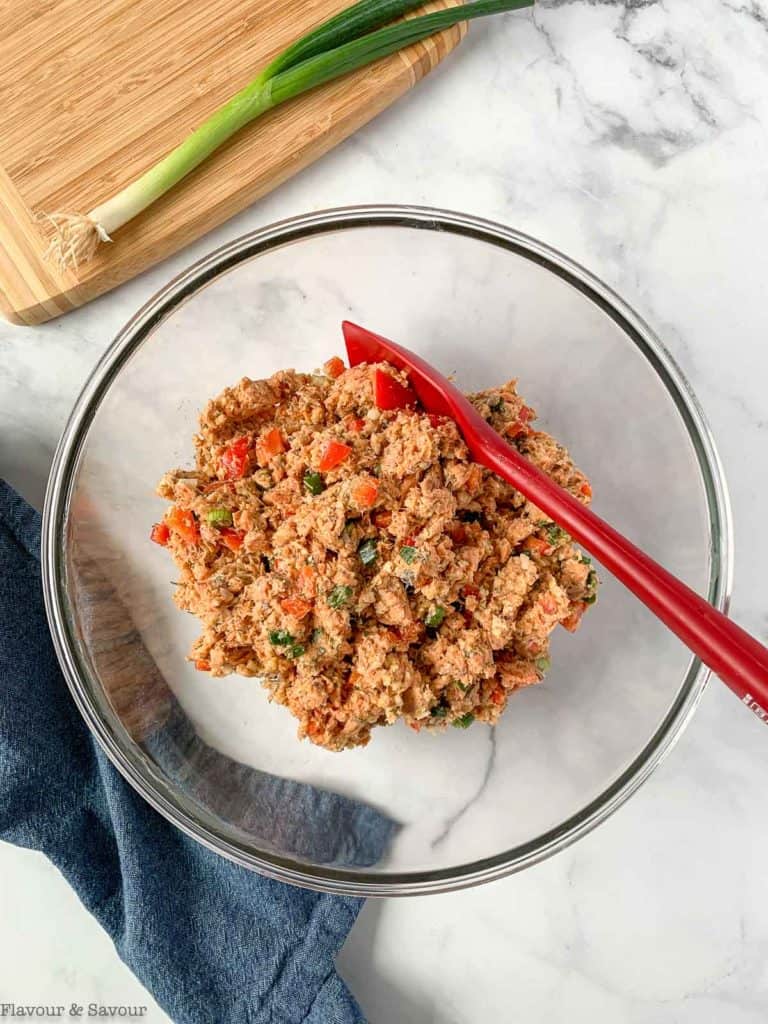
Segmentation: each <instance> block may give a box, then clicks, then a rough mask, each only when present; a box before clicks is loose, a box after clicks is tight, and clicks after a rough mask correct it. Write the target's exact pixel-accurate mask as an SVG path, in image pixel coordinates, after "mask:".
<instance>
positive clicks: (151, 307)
mask: <svg viewBox="0 0 768 1024" xmlns="http://www.w3.org/2000/svg"><path fill="white" fill-rule="evenodd" d="M368 227H403V228H409V229H421V230H432V231H443V232H446V231H447V232H450V233H452V234H456V235H460V236H465V237H469V238H474V239H475V240H477V241H481V242H485V243H487V244H491V245H494V246H496V247H498V248H502V249H504V250H506V251H509V252H513V253H516V254H517V255H519V256H522V257H525V258H527V259H529V260H532V261H533V262H535V263H537V264H539V265H540V266H542V267H544V268H545V269H547V270H549V271H550V272H552V273H554V274H555V275H556V276H558V277H560V278H561V279H563V280H565V281H567V282H568V283H569V284H571V285H572V286H574V287H575V288H576V289H577V290H578V291H580V292H581V293H582V294H583V295H584V296H585V297H586V298H587V299H589V300H591V301H592V302H593V303H594V304H595V305H597V306H598V307H599V308H600V309H601V310H602V311H603V312H604V313H605V314H606V315H607V316H609V317H610V318H611V319H612V320H613V321H614V322H615V323H616V324H617V326H619V327H620V328H621V329H622V330H623V332H624V333H625V334H626V335H627V336H628V338H629V340H630V341H632V342H633V343H634V344H635V346H636V347H637V348H638V350H639V351H640V353H641V354H642V355H643V356H644V357H645V359H646V360H647V362H648V363H649V364H650V366H651V368H652V369H653V370H654V371H655V372H656V375H657V376H658V377H659V379H660V380H661V383H662V384H663V385H664V386H665V387H666V390H667V392H668V393H669V395H670V396H671V398H672V399H673V401H674V403H675V406H676V409H677V411H678V414H679V415H680V417H681V419H682V421H683V424H684V426H685V428H686V431H687V434H688V437H689V440H690V441H691V443H692V445H693V449H694V452H695V455H696V459H697V462H698V466H699V472H700V473H701V478H702V483H703V486H704V493H705V498H706V506H707V512H708V519H709V536H710V567H709V585H708V594H707V597H708V600H709V601H710V602H711V603H712V604H713V605H714V606H715V607H716V608H718V609H720V610H721V611H727V608H728V604H729V600H730V595H731V589H732V582H733V533H732V519H731V509H730V500H729V497H728V490H727V485H726V482H725V477H724V472H723V467H722V463H721V461H720V458H719V456H718V453H717V450H716V447H715V444H714V440H713V438H712V434H711V431H710V428H709V426H708V424H707V422H706V419H705V417H704V415H703V412H702V410H701V407H700V405H699V402H698V400H697V398H696V396H695V395H694V393H693V390H692V389H691V386H690V384H689V383H688V380H687V379H686V377H685V375H684V374H683V373H682V371H681V370H680V368H679V367H678V365H677V363H676V362H675V360H674V359H673V357H672V356H671V355H670V353H669V352H668V351H667V349H666V348H665V346H664V345H663V344H662V342H661V341H660V340H659V338H658V337H657V336H656V334H655V333H654V332H653V331H652V330H651V329H650V327H649V326H648V325H647V324H646V323H645V321H644V320H643V319H642V318H641V317H640V316H639V315H638V314H637V313H636V312H635V311H634V310H633V309H632V308H631V307H630V306H629V305H628V304H627V303H626V302H624V300H623V299H621V298H620V297H619V296H618V295H617V294H616V293H615V292H614V291H613V290H612V289H611V288H610V287H608V286H607V285H606V284H604V283H603V282H602V281H601V280H600V279H599V278H597V277H596V276H595V275H594V274H592V273H591V272H589V271H588V270H586V269H585V268H584V267H582V266H581V265H580V264H579V263H577V262H576V261H574V260H572V259H570V258H569V257H567V256H565V255H563V254H562V253H560V252H559V251H558V250H556V249H554V248H553V247H551V246H549V245H546V244H545V243H543V242H540V241H538V240H537V239H535V238H533V237H531V236H529V235H526V234H524V233H523V232H520V231H517V230H515V229H514V228H510V227H507V226H505V225H503V224H500V223H497V222H494V221H491V220H487V219H484V218H481V217H475V216H472V215H470V214H464V213H458V212H454V211H449V210H442V209H437V208H432V207H422V206H411V205H396V204H381V205H379V204H377V205H364V206H352V207H340V208H334V209H329V210H321V211H318V212H314V213H309V214H302V215H298V216H294V217H290V218H287V219H285V220H280V221H277V222H275V223H273V224H271V225H268V226H266V227H263V228H259V229H256V230H254V231H251V232H249V233H247V234H245V235H242V236H240V237H238V238H236V239H234V240H233V241H231V242H228V243H226V244H224V245H222V246H220V247H218V248H216V249H214V250H213V251H212V252H211V253H209V254H208V255H206V256H203V257H202V258H201V259H199V260H197V261H196V262H194V263H193V264H191V265H190V266H189V267H187V269H185V270H183V271H182V272H181V273H180V274H178V275H177V276H176V277H174V278H173V279H172V280H171V281H170V282H169V283H168V284H166V285H165V286H164V287H163V288H161V289H160V291H158V292H157V293H156V294H155V295H154V296H153V297H152V298H150V299H149V300H148V301H147V302H146V303H145V304H144V305H143V306H142V307H141V308H140V309H139V310H138V312H137V313H136V314H135V315H134V316H133V317H132V318H131V319H130V320H129V321H128V323H127V324H126V325H125V326H124V327H123V328H122V330H121V331H120V332H119V333H118V334H117V336H116V338H115V340H114V341H113V342H112V344H111V345H110V346H109V347H108V348H107V350H106V352H105V353H104V355H103V356H102V358H101V359H100V360H99V361H98V363H97V364H96V366H95V368H94V369H93V371H92V373H91V374H90V376H89V378H88V380H87V381H86V383H85V385H84V387H83V389H82V391H81V393H80V395H79V397H78V399H77V401H76V403H75V405H74V407H73V410H72V413H71V415H70V417H69V419H68V421H67V424H66V426H65V428H64V431H63V433H62V436H61V439H60V441H59V444H58V446H57V449H56V452H55V455H54V459H53V463H52V468H51V472H50V476H49V481H48V487H47V490H46V496H45V504H44V510H43V527H42V578H43V589H44V598H45V607H46V613H47V616H48V622H49V626H50V630H51V634H52V637H53V641H54V646H55V649H56V653H57V656H58V659H59V662H60V664H61V668H62V671H63V673H64V676H65V678H66V680H67V684H68V686H69V689H70V691H71V693H72V696H73V698H74V700H75V703H76V704H77V707H78V709H79V710H80V713H81V714H82V716H83V718H84V719H85V721H86V723H87V725H88V727H89V729H90V730H91V732H92V734H93V735H94V736H95V738H96V739H97V741H98V743H99V744H100V746H101V747H102V749H103V751H104V753H105V754H106V755H107V757H108V758H109V759H110V761H111V762H112V764H113V765H114V766H115V767H116V768H117V770H118V771H119V772H120V773H121V774H122V775H123V777H124V778H125V779H126V780H127V781H128V782H129V783H130V784H131V785H132V786H133V787H134V788H135V789H136V790H137V791H138V792H139V793H140V794H141V795H142V796H143V797H144V799H145V800H147V801H148V803H149V804H150V805H151V806H153V807H154V808H155V810H157V811H158V812H159V813H160V814H162V815H163V816H164V817H165V818H167V819H168V820H169V821H170V822H171V823H172V824H174V825H175V826H176V827H178V828H180V829H181V830H182V831H183V832H185V833H186V834H187V835H189V836H191V837H192V838H193V839H195V840H197V841H198V842H200V843H202V844H203V845H204V846H206V847H208V848H209V849H211V850H213V851H215V852H216V853H218V854H220V855H222V856H224V857H226V858H228V859H230V860H232V861H234V862H236V863H238V864H240V865H242V866H244V867H247V868H250V869H253V870H256V871H258V872H260V873H261V874H264V875H266V876H268V877H270V878H274V879H277V880H279V881H283V882H289V883H292V884H294V885H300V886H305V887H308V888H311V889H315V890H320V891H325V892H330V893H336V894H339V895H351V896H406V895H425V894H428V893H439V892H448V891H453V890H458V889H463V888H467V887H470V886H474V885H479V884H482V883H484V882H488V881H492V880H495V879H497V878H501V877H503V876H505V875H509V874H512V873H513V872H516V871H520V870H522V869H523V868H526V867H529V866H531V865H533V864H536V863H538V862H539V861H541V860H544V859H545V858H547V857H549V856H551V855H552V854H554V853H557V852H559V851H560V850H563V849H564V848H565V847H567V846H569V845H570V844H571V843H573V842H575V841H576V840H577V839H579V838H581V837H582V836H584V835H586V834H587V833H589V832H590V831H592V829H593V828H595V827H596V826H597V825H598V824H601V823H602V822H603V821H605V820H606V819H607V818H608V817H609V816H610V815H611V814H613V813H614V812H615V811H616V810H617V809H618V808H619V807H620V806H621V805H622V804H623V803H624V802H625V801H626V800H627V799H628V798H629V797H630V796H631V795H632V794H633V793H634V792H636V791H637V789H638V788H639V787H640V786H641V785H642V783H643V782H645V781H646V780H647V779H648V778H649V776H650V775H651V773H652V772H653V771H654V770H655V769H656V768H657V767H658V765H659V764H660V763H661V762H662V760H663V759H664V757H666V755H667V754H668V753H669V751H670V750H671V749H672V747H673V746H674V744H675V743H676V742H677V740H678V739H679V738H680V736H681V734H682V732H683V730H684V729H685V727H686V726H687V724H688V722H689V721H690V719H691V717H692V715H693V712H694V710H695V708H696V706H697V704H698V702H699V700H700V699H701V695H702V693H703V691H704V688H705V686H706V683H707V680H708V678H709V675H710V672H709V670H708V669H707V668H706V667H705V666H704V665H702V664H701V662H700V661H699V660H698V659H697V658H695V657H692V658H691V660H690V662H689V664H688V668H687V670H686V674H685V676H684V678H683V681H682V683H681V686H680V689H679V690H678V693H677V695H676V698H675V700H674V701H673V703H672V705H671V706H670V708H669V710H668V711H667V714H666V715H665V716H664V719H663V720H662V722H661V723H660V724H659V726H658V728H657V729H656V731H655V733H654V734H653V736H652V737H651V738H650V739H649V740H648V741H647V743H646V744H645V746H644V747H643V749H642V750H641V751H640V752H639V753H638V754H637V755H636V756H635V758H634V759H633V760H632V762H631V763H630V764H629V765H628V766H627V767H626V768H625V769H624V771H623V772H622V773H621V774H620V775H619V776H618V778H616V779H615V780H614V781H613V782H612V783H611V784H610V785H609V786H608V787H607V788H606V789H605V790H603V791H602V792H601V793H599V794H598V795H597V796H596V797H594V798H593V799H592V800H590V801H589V802H588V803H587V804H586V805H585V806H584V807H582V808H581V809H580V810H579V811H577V812H575V813H574V814H572V815H571V816H570V817H569V818H567V819H566V820H565V821H563V822H561V823H560V824H559V825H557V826H555V827H554V828H552V829H549V830H547V831H546V832H544V833H542V834H541V835H539V836H536V837H534V838H533V839H530V840H528V841H527V842H526V843H523V844H520V845H518V846H515V847H512V848H511V849H509V850H505V851H503V852H501V853H499V854H495V855H494V856H492V857H486V858H483V859H481V860H476V861H472V862H470V863H468V864H464V865H461V866H459V867H451V868H445V869H440V870H432V871H408V872H391V873H386V872H385V873H382V872H372V871H359V872H358V871H353V870H347V869H341V868H331V867H325V866H319V865H310V864H306V863H303V862H300V861H297V860H292V859H290V858H287V857H282V856H279V855H276V854H274V853H272V852H270V851H261V850H260V851H258V852H254V850H253V849H252V848H251V847H249V846H248V844H246V843H245V842H240V841H238V840H237V839H235V838H233V837H231V836H225V835H223V834H222V833H221V832H219V831H217V830H216V828H215V826H214V825H213V823H211V824H209V825H206V824H205V823H204V822H203V821H202V820H201V817H200V814H199V809H198V815H197V816H195V814H194V813H193V805H192V804H188V805H187V806H184V801H183V798H181V797H180V796H179V794H177V793H176V792H175V791H174V790H173V787H172V786H170V785H168V784H166V782H165V781H164V780H163V779H161V778H158V776H157V774H156V773H153V772H152V771H151V770H150V769H149V767H148V764H147V762H146V760H145V759H142V758H141V757H140V756H139V755H138V753H137V752H134V751H133V750H131V749H130V746H129V745H128V744H127V743H126V742H125V733H124V730H123V729H122V727H121V726H119V723H118V722H117V720H116V719H115V721H114V722H110V721H109V720H108V719H107V718H106V717H105V716H104V714H103V708H99V706H98V705H97V703H96V702H95V700H94V697H93V692H97V687H98V683H97V681H96V680H90V685H89V682H88V675H89V673H88V670H87V666H86V665H85V663H84V662H83V660H82V659H81V658H80V657H79V655H78V645H77V642H76V636H75V631H74V628H73V626H74V624H73V619H72V616H71V614H70V613H69V607H68V605H69V602H68V600H67V595H66V590H65V587H64V585H63V583H64V579H65V565H66V561H65V544H64V538H65V536H66V523H67V517H68V510H69V502H70V498H71V494H72V488H73V484H74V481H75V476H76V471H77V468H78V466H79V463H80V459H81V457H82V454H83V450H84V442H85V439H86V436H87V432H88V429H89V427H90V424H91V421H92V419H93V415H94V413H95V411H96V409H97V408H98V406H99V404H100V402H101V400H102V398H103V397H104V396H105V394H106V393H107V391H108V390H109V388H110V386H111V384H112V383H113V381H114V380H115V379H116V377H117V376H118V374H119V372H120V370H121V368H122V366H123V365H124V363H125V362H126V360H127V359H128V358H129V357H130V356H131V355H132V354H133V352H134V351H136V350H137V349H138V348H139V347H140V345H141V344H142V342H143V341H144V340H145V338H146V337H147V336H148V335H149V334H150V333H151V332H152V331H153V330H154V328H155V327H156V326H157V325H158V324H159V323H160V322H161V321H162V320H164V319H165V318H166V317H168V316H169V315H170V314H171V313H172V312H173V311H174V310H175V309H176V307H177V306H179V305H180V304H181V303H183V302H185V301H186V300H187V299H188V298H190V297H191V296H192V295H194V294H195V293H196V292H197V291H198V290H199V289H201V288H203V287H204V286H205V285H206V284H208V283H209V282H211V281H212V280H214V279H215V278H217V277H219V276H220V275H222V274H224V273H226V272H227V271H228V270H231V269H233V268H234V267H235V266H237V265H238V264H240V263H243V262H245V261H248V260H250V259H253V258H257V257H258V256H259V255H261V254H263V253H265V252H269V251H272V250H274V249H276V248H281V247H283V246H285V245H288V244H291V243H293V242H297V241H300V240H302V239H306V238H310V237H312V236H315V235H322V234H329V233H335V232H338V231H340V230H350V229H355V228H368ZM92 691H93V692H92ZM113 717H114V716H113Z"/></svg>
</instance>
